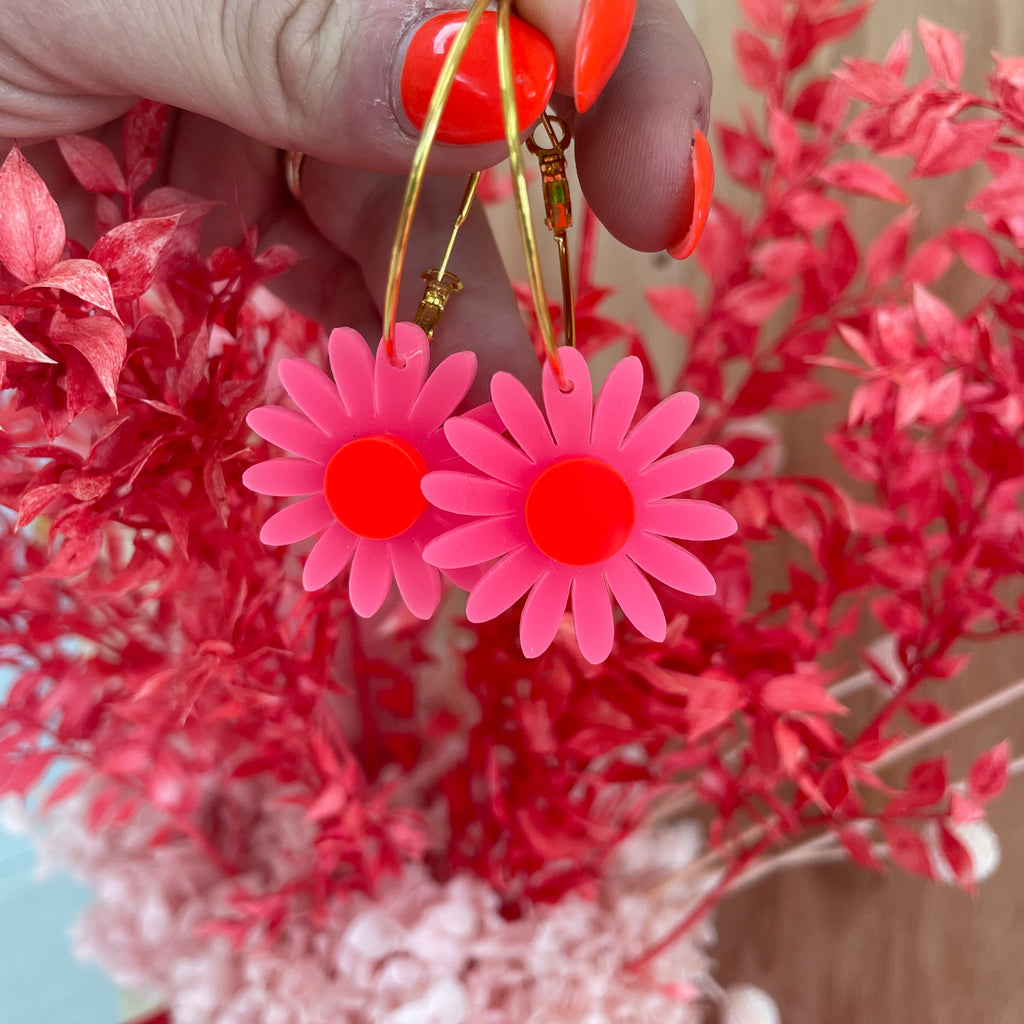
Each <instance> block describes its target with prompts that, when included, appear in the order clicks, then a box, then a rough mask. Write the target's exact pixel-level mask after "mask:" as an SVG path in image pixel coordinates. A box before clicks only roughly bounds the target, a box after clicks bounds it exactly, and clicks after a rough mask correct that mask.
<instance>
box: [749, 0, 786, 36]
mask: <svg viewBox="0 0 1024 1024" xmlns="http://www.w3.org/2000/svg"><path fill="white" fill-rule="evenodd" d="M740 10H741V11H742V12H743V16H744V17H745V18H746V19H747V21H749V22H750V24H751V25H752V26H753V27H754V28H755V29H757V31H758V32H760V33H761V34H762V35H766V36H781V35H782V33H783V32H785V30H786V18H785V10H784V8H783V0H740Z"/></svg>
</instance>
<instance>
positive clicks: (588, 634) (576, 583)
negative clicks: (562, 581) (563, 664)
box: [572, 568, 615, 665]
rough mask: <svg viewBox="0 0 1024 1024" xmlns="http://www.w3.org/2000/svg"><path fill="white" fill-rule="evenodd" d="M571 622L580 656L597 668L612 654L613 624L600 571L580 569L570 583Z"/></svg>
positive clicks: (606, 590) (609, 604) (609, 602)
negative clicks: (574, 627)
mask: <svg viewBox="0 0 1024 1024" xmlns="http://www.w3.org/2000/svg"><path fill="white" fill-rule="evenodd" d="M572 620H573V624H574V625H575V626H576V642H577V643H578V644H579V645H580V654H582V655H583V657H584V658H586V659H587V661H589V662H590V663H591V665H600V664H601V662H602V661H604V660H605V658H607V657H608V655H609V654H611V652H612V644H613V643H615V621H614V619H613V618H612V602H611V598H609V596H608V587H607V585H606V584H605V581H604V576H603V575H602V574H601V571H600V570H599V569H592V568H591V569H583V570H581V571H579V572H577V573H576V575H575V576H574V577H573V581H572Z"/></svg>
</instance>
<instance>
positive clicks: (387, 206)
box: [302, 160, 540, 401]
mask: <svg viewBox="0 0 1024 1024" xmlns="http://www.w3.org/2000/svg"><path fill="white" fill-rule="evenodd" d="M302 188H303V201H304V204H305V207H306V209H307V211H308V213H309V216H310V219H311V221H312V222H313V224H314V225H315V226H316V227H317V228H318V230H320V231H321V232H322V233H323V234H324V236H325V237H326V238H327V239H328V240H330V241H331V242H332V243H334V244H335V245H336V246H337V247H338V248H339V249H341V250H343V251H345V252H346V253H347V254H348V255H349V256H350V257H351V258H352V259H354V260H355V261H356V262H357V263H358V264H359V266H360V268H361V270H362V274H363V278H364V280H365V281H366V284H367V287H368V289H369V292H370V294H371V296H372V297H373V298H374V301H375V302H376V304H377V308H378V309H382V308H383V304H384V293H385V289H386V285H387V278H388V268H389V264H390V260H391V248H392V243H393V240H394V234H395V228H396V225H397V222H398V215H399V211H400V209H401V205H402V196H403V194H404V192H405V178H404V176H394V177H385V176H381V175H378V174H373V173H370V172H367V171H361V170H355V169H352V168H344V167H336V166H333V165H329V164H325V163H322V162H320V161H315V160H307V162H306V166H305V167H304V169H303V178H302ZM464 189H465V181H464V180H461V179H446V178H429V179H427V181H426V182H425V183H424V186H423V193H422V195H421V198H420V203H419V206H418V209H417V214H416V218H415V220H414V223H413V229H412V234H411V236H410V240H409V248H408V252H407V254H406V260H405V270H404V273H403V276H402V280H401V283H400V287H399V304H398V319H399V320H411V319H412V318H413V316H414V315H415V313H416V308H417V306H418V304H419V301H420V298H421V296H422V294H423V288H424V285H423V281H422V280H421V279H420V275H421V274H422V273H423V272H424V271H426V270H429V269H431V268H434V267H437V266H438V265H439V263H440V262H441V259H442V257H443V254H444V252H445V249H446V247H447V245H448V240H449V238H450V236H451V232H452V226H453V224H454V221H455V217H456V215H457V213H458V210H459V208H460V205H461V202H462V197H463V192H464ZM449 269H450V270H451V271H452V272H454V273H456V274H457V275H458V276H459V277H460V279H461V280H462V283H463V289H462V291H460V292H457V293H456V294H454V295H453V296H452V298H451V300H450V302H449V305H448V308H447V310H446V312H445V314H444V317H443V318H442V320H441V322H440V324H439V326H438V328H437V331H436V333H435V335H434V340H433V343H432V346H431V347H432V349H433V353H434V354H433V359H434V360H435V361H436V360H438V359H441V358H443V357H444V356H445V355H447V354H449V353H451V352H453V351H456V350H460V349H466V348H469V349H472V350H473V351H474V352H475V353H476V356H477V361H478V366H479V369H478V371H477V377H476V382H475V384H474V390H473V391H472V392H471V396H470V397H471V399H473V400H475V401H485V400H486V399H487V397H488V389H489V385H490V379H491V377H492V376H493V374H494V373H495V372H496V371H498V370H507V371H509V372H511V373H513V374H515V375H516V376H517V377H519V378H520V379H521V380H523V381H525V382H526V383H527V384H528V385H529V386H530V387H532V388H533V389H534V390H539V383H540V367H539V364H538V361H537V358H536V355H535V354H534V350H533V346H532V344H531V342H530V338H529V335H528V333H527V331H526V328H525V327H524V325H523V320H522V317H521V316H520V313H519V309H518V305H517V302H516V298H515V294H514V292H513V291H512V286H511V285H510V283H509V280H508V275H507V273H506V271H505V267H504V264H503V262H502V258H501V254H500V253H499V251H498V248H497V246H496V244H495V242H494V238H493V236H492V234H491V231H490V227H489V225H488V223H487V218H486V216H485V214H484V212H483V210H482V208H481V207H480V206H479V204H477V205H474V206H473V207H472V208H471V210H470V212H469V216H468V217H467V218H466V221H465V223H464V224H463V225H462V227H461V229H460V231H459V235H458V239H457V241H456V244H455V247H454V250H453V252H452V257H451V262H450V264H449Z"/></svg>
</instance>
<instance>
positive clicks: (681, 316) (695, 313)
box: [644, 285, 700, 338]
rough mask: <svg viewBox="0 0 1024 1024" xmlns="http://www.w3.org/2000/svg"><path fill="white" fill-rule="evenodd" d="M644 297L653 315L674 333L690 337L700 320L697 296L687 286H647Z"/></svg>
mask: <svg viewBox="0 0 1024 1024" xmlns="http://www.w3.org/2000/svg"><path fill="white" fill-rule="evenodd" d="M644 298H646V299H647V302H648V305H650V307H651V311H652V312H653V313H654V315H655V316H656V317H657V318H658V319H659V320H660V321H661V322H662V323H663V324H665V325H666V326H667V327H669V328H671V329H672V330H673V331H675V332H676V334H680V335H682V336H683V337H684V338H688V337H690V336H691V335H692V334H693V332H694V330H695V328H696V327H697V324H698V323H699V322H700V309H699V308H698V306H697V298H696V296H695V295H694V294H693V292H691V291H690V290H689V289H688V288H679V287H677V286H675V285H669V286H667V287H664V288H648V289H647V291H645V292H644Z"/></svg>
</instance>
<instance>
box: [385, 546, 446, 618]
mask: <svg viewBox="0 0 1024 1024" xmlns="http://www.w3.org/2000/svg"><path fill="white" fill-rule="evenodd" d="M391 564H392V566H393V567H394V570H395V582H396V583H397V584H398V592H399V593H400V594H401V595H402V600H403V601H404V602H405V605H406V607H407V608H408V609H409V611H411V612H412V613H413V615H415V616H416V617H417V618H418V619H429V618H430V616H431V615H433V614H434V612H436V611H437V606H438V604H440V602H441V574H440V573H439V572H438V571H437V569H435V568H434V567H433V566H432V565H427V563H426V562H424V561H423V553H422V552H421V551H420V550H419V549H418V548H417V547H416V545H415V544H413V543H412V541H410V540H409V539H407V538H404V539H395V540H393V541H392V542H391Z"/></svg>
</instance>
